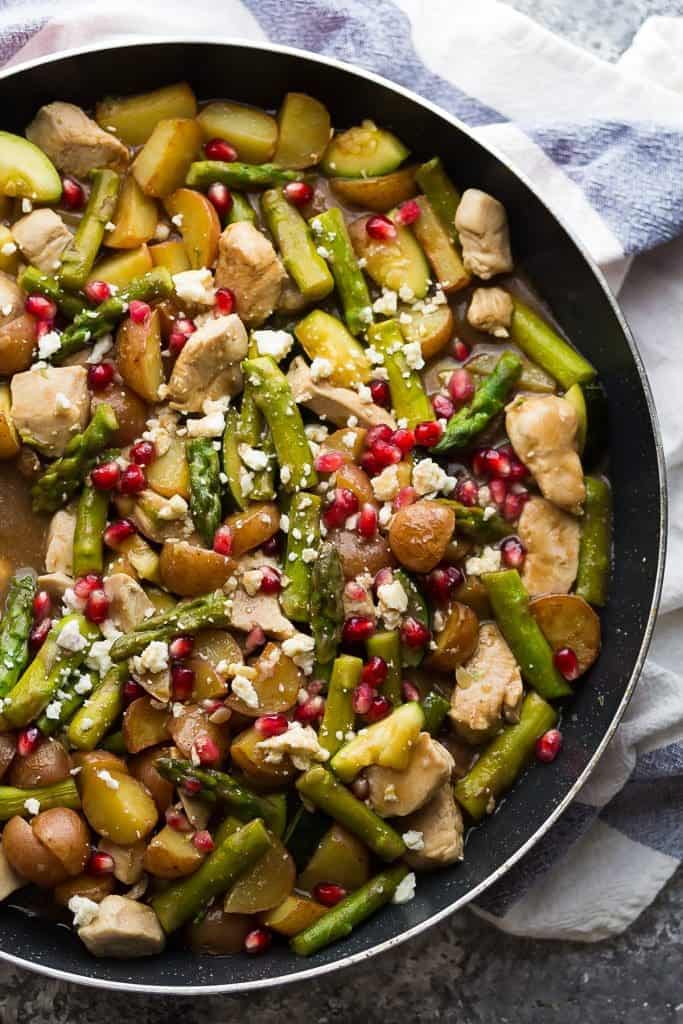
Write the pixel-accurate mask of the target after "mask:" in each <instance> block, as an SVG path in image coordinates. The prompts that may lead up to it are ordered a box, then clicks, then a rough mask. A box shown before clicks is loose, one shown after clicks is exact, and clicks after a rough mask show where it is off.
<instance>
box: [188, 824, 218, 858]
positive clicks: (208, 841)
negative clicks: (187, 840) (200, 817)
mask: <svg viewBox="0 0 683 1024" xmlns="http://www.w3.org/2000/svg"><path fill="white" fill-rule="evenodd" d="M191 842H192V845H193V846H194V848H195V850H199V852H200V853H211V851H212V850H213V848H214V841H213V839H212V838H211V833H210V832H209V830H208V829H206V828H203V829H201V831H199V832H195V834H194V835H193V836H192V839H191Z"/></svg>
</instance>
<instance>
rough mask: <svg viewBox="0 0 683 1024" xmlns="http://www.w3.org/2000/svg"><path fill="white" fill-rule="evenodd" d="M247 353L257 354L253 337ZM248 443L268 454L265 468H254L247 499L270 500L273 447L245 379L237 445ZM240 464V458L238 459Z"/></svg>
mask: <svg viewBox="0 0 683 1024" xmlns="http://www.w3.org/2000/svg"><path fill="white" fill-rule="evenodd" d="M249 355H250V356H258V349H257V347H256V344H255V342H254V341H253V339H252V340H251V341H250V343H249ZM240 444H248V445H249V447H250V448H260V449H261V451H262V452H264V453H265V454H266V455H268V456H269V462H268V465H267V466H266V468H265V469H259V470H256V471H255V472H254V474H253V476H254V480H253V483H252V487H251V491H250V492H249V496H248V500H249V501H272V500H273V498H274V497H275V486H274V472H273V466H274V463H275V448H274V445H273V439H272V437H271V436H270V430H268V428H267V427H266V426H265V423H264V420H263V415H262V413H261V411H260V409H259V407H258V406H257V404H256V402H255V401H254V393H253V387H252V385H251V384H250V383H249V381H247V382H246V383H245V385H244V391H243V392H242V408H241V410H240V416H239V421H238V426H237V446H238V455H239V445H240ZM240 465H241V460H240Z"/></svg>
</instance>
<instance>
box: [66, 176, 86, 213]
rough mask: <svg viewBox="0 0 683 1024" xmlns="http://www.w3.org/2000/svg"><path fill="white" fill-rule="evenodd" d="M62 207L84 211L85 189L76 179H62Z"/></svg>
mask: <svg viewBox="0 0 683 1024" xmlns="http://www.w3.org/2000/svg"><path fill="white" fill-rule="evenodd" d="M62 206H65V207H66V208H67V210H82V209H83V207H84V206H85V189H84V188H83V186H82V185H81V184H79V182H77V181H76V179H75V178H70V177H68V176H67V177H65V178H62Z"/></svg>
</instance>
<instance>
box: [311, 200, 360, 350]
mask: <svg viewBox="0 0 683 1024" xmlns="http://www.w3.org/2000/svg"><path fill="white" fill-rule="evenodd" d="M310 225H311V230H312V231H313V234H314V236H315V239H316V241H317V242H318V243H319V244H320V245H321V246H322V247H323V248H324V249H325V250H326V251H327V252H328V253H329V256H327V257H325V258H326V259H328V260H329V263H330V268H331V270H332V276H333V277H334V283H335V285H336V286H337V292H338V293H339V298H340V300H341V305H342V309H343V311H344V319H345V320H346V326H347V327H348V329H349V330H350V331H351V334H355V335H358V334H360V333H361V332H362V331H365V330H367V328H368V324H371V323H372V303H371V301H370V292H369V291H368V286H367V283H366V281H365V278H364V277H363V271H362V270H361V269H360V266H359V265H358V260H357V259H356V254H355V252H354V251H353V246H352V245H351V239H350V238H349V233H348V231H347V230H346V223H345V221H344V215H343V214H342V212H341V210H340V209H339V207H337V206H333V207H331V208H330V209H329V210H325V212H324V213H320V214H318V215H317V216H316V217H314V218H313V219H312V220H311V221H310Z"/></svg>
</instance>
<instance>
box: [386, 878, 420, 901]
mask: <svg viewBox="0 0 683 1024" xmlns="http://www.w3.org/2000/svg"><path fill="white" fill-rule="evenodd" d="M414 895H415V872H414V871H411V872H409V873H408V874H407V875H406V877H405V878H404V879H403V881H402V882H399V883H398V885H397V886H396V891H395V892H394V895H393V896H392V897H391V902H392V903H410V901H411V900H412V898H413V896H414Z"/></svg>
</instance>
